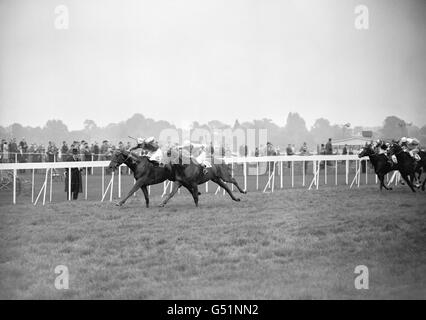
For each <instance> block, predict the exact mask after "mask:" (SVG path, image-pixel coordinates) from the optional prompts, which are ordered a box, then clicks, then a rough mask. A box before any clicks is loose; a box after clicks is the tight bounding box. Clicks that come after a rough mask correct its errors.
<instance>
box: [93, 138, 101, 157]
mask: <svg viewBox="0 0 426 320" xmlns="http://www.w3.org/2000/svg"><path fill="white" fill-rule="evenodd" d="M92 153H93V160H95V161H98V160H99V153H100V149H99V145H98V142H97V141H95V144H94V145H93V148H92Z"/></svg>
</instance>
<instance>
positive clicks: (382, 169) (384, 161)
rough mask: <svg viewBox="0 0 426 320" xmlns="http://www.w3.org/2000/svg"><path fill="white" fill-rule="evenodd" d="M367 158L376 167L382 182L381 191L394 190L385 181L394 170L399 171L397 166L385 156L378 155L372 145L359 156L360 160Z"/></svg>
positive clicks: (375, 170) (375, 169) (362, 150)
mask: <svg viewBox="0 0 426 320" xmlns="http://www.w3.org/2000/svg"><path fill="white" fill-rule="evenodd" d="M366 156H368V157H369V158H370V162H371V164H372V165H373V167H374V172H375V173H376V175H377V177H378V178H379V180H380V191H382V189H383V188H385V189H386V190H392V188H388V187H386V185H385V183H384V179H385V175H386V174H387V173H389V172H391V171H393V170H398V168H397V165H396V164H393V163H391V162H389V160H388V157H387V156H386V155H385V154H383V153H382V154H378V153H376V152H375V151H374V149H373V146H372V145H371V143H370V144H368V145H366V146H365V147H364V148H362V149H361V152H360V153H359V154H358V157H359V158H362V157H366Z"/></svg>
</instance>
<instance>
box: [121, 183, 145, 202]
mask: <svg viewBox="0 0 426 320" xmlns="http://www.w3.org/2000/svg"><path fill="white" fill-rule="evenodd" d="M142 185H143V178H139V179H138V180H136V182H135V184H134V185H133V187H132V189H130V191H129V193H128V194H127V196H126V197H125V198H124V199H123V200H121V201H120V202H118V203H117V204H116V205H117V206H122V205H123V204H124V203H125V202H126V201H127V199H129V198H130V197H131V196H132V194H134V193H135V192H136V191H138V189H139V188H140V187H142Z"/></svg>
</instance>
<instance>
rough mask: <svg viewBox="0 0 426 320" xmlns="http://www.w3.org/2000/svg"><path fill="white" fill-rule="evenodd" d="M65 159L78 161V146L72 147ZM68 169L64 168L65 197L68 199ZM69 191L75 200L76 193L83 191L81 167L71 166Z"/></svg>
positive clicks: (76, 197)
mask: <svg viewBox="0 0 426 320" xmlns="http://www.w3.org/2000/svg"><path fill="white" fill-rule="evenodd" d="M66 160H67V161H80V159H79V158H78V148H77V147H73V148H72V154H71V155H69V156H68V158H67V159H66ZM69 171H70V170H69V169H67V170H65V192H66V193H67V199H69V190H68V183H69V182H68V178H69V176H70V174H69ZM70 191H71V193H72V199H73V200H77V199H78V194H79V193H81V192H83V181H82V178H81V169H80V168H71V190H70Z"/></svg>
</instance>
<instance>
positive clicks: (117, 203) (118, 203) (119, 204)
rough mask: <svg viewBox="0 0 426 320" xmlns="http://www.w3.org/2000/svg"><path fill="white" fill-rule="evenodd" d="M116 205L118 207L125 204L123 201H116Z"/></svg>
mask: <svg viewBox="0 0 426 320" xmlns="http://www.w3.org/2000/svg"><path fill="white" fill-rule="evenodd" d="M115 205H116V206H117V207H121V206H122V205H123V204H122V203H121V202H116V203H115Z"/></svg>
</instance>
